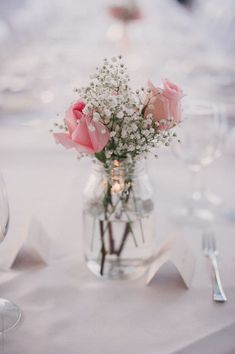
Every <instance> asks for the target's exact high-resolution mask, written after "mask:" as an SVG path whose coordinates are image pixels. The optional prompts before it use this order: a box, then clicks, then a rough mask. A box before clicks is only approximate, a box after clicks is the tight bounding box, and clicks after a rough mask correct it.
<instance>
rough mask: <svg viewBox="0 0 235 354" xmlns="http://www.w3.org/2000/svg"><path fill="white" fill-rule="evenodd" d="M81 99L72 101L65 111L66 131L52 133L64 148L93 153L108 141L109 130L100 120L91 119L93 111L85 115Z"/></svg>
mask: <svg viewBox="0 0 235 354" xmlns="http://www.w3.org/2000/svg"><path fill="white" fill-rule="evenodd" d="M84 107H85V103H84V102H82V101H79V102H76V103H74V104H73V105H72V106H71V107H70V108H69V109H68V111H67V112H66V117H65V124H66V126H67V128H68V133H54V138H55V141H56V142H57V143H59V144H62V145H63V146H64V147H65V148H67V149H70V148H75V149H76V150H77V151H78V152H84V153H88V154H93V153H96V152H99V151H101V150H103V148H104V147H105V146H106V144H107V143H108V141H109V131H108V129H107V128H106V127H105V125H103V124H102V123H101V122H99V121H96V120H93V119H92V118H93V112H92V111H91V112H90V113H89V114H87V115H85V114H84V113H83V109H84Z"/></svg>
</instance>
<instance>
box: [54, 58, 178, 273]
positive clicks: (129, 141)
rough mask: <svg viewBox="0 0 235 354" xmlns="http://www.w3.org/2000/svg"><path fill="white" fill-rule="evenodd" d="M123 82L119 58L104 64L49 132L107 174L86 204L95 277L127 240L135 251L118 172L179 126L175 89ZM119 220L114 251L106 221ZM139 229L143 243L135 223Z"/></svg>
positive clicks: (126, 193) (127, 189)
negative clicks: (93, 221)
mask: <svg viewBox="0 0 235 354" xmlns="http://www.w3.org/2000/svg"><path fill="white" fill-rule="evenodd" d="M129 81H130V79H129V76H128V73H127V68H126V66H125V64H124V63H123V61H122V57H121V56H118V57H114V58H111V59H110V60H108V59H104V61H103V64H102V65H101V67H98V68H96V72H95V74H93V75H91V81H90V83H89V85H88V86H86V87H82V88H79V89H76V92H77V93H78V94H79V99H78V100H77V101H76V102H75V103H73V104H72V105H71V106H70V107H69V109H68V110H67V112H66V115H65V119H64V122H63V123H62V124H58V123H56V127H58V128H59V129H60V131H58V132H54V138H55V140H56V142H57V143H60V144H62V145H63V146H64V147H65V148H67V149H70V148H74V149H76V151H77V152H78V154H79V156H80V157H82V156H85V155H86V156H87V155H88V156H92V157H93V158H94V159H95V160H96V161H98V162H99V164H101V165H102V166H103V168H104V170H105V171H106V172H107V171H108V174H109V177H108V178H107V180H106V181H105V183H103V185H102V191H101V195H100V196H99V200H98V199H97V200H98V201H97V200H94V199H95V197H94V198H93V197H92V198H93V199H92V202H91V203H90V204H91V205H92V208H93V209H94V208H96V209H95V211H94V210H93V211H92V215H96V217H97V215H99V217H98V219H99V233H100V239H101V241H102V242H101V246H100V251H99V262H100V274H101V275H102V274H103V272H104V265H105V259H106V256H107V255H108V254H111V255H116V256H117V257H120V255H121V253H122V251H123V248H124V246H125V242H126V240H127V237H128V235H132V237H133V241H134V244H135V246H138V244H137V241H136V239H135V235H134V231H133V222H132V220H131V217H130V210H132V211H133V210H134V211H135V214H136V215H137V217H139V218H140V219H141V216H140V215H141V212H140V210H139V209H138V208H139V205H140V203H139V202H138V200H137V197H136V196H135V193H134V187H133V184H134V183H133V180H132V177H131V176H132V175H131V173H128V174H127V173H125V171H124V173H123V171H122V172H121V173H120V166H127V165H128V166H131V171H133V170H134V168H135V166H136V164H137V162H138V161H139V160H140V159H142V158H143V157H145V156H146V154H147V153H149V152H150V151H152V149H154V148H156V147H160V146H162V145H165V146H168V145H169V144H170V143H171V140H172V139H173V138H174V137H176V134H175V132H174V131H173V128H174V127H175V126H176V125H177V124H179V123H180V122H181V99H182V97H183V92H182V90H181V88H180V87H178V86H177V85H175V84H173V83H171V82H170V81H169V80H163V87H162V88H160V87H155V86H154V85H153V84H152V82H150V81H149V82H148V84H147V88H140V89H137V90H135V91H134V90H132V89H131V87H130V86H129ZM128 168H129V167H128ZM129 172H130V168H129ZM131 200H132V206H130V204H131ZM90 207H91V206H90ZM133 208H134V209H133ZM122 217H123V218H124V220H125V228H124V231H123V233H122V237H121V241H120V246H119V247H118V248H117V249H115V247H114V233H113V228H112V221H113V220H114V218H116V220H121V218H122ZM140 228H141V235H142V240H143V242H144V236H143V228H142V225H141V220H140ZM92 232H93V231H92ZM106 235H107V237H106ZM106 238H108V241H105V240H106ZM106 242H108V243H109V247H108V246H107V245H106ZM108 249H109V251H108Z"/></svg>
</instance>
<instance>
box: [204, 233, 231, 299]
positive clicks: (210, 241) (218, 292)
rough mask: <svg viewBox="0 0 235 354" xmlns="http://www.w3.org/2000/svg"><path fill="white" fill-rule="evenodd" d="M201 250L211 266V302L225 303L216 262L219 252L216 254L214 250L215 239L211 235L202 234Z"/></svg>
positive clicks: (216, 250)
mask: <svg viewBox="0 0 235 354" xmlns="http://www.w3.org/2000/svg"><path fill="white" fill-rule="evenodd" d="M202 248H203V253H204V255H205V256H206V257H208V258H209V259H210V261H211V265H212V270H213V283H212V285H213V300H214V301H218V302H225V301H227V297H226V295H225V293H224V290H223V287H222V284H221V279H220V274H219V268H218V262H217V256H218V254H219V252H218V249H217V248H216V242H215V237H214V236H213V234H212V233H204V234H203V236H202Z"/></svg>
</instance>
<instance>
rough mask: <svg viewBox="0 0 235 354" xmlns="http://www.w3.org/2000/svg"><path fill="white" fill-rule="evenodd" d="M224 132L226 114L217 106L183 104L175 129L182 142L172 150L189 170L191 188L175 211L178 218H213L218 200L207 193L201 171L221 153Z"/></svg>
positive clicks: (189, 221) (190, 220)
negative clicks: (186, 198)
mask: <svg viewBox="0 0 235 354" xmlns="http://www.w3.org/2000/svg"><path fill="white" fill-rule="evenodd" d="M226 133H227V124H226V117H225V115H224V112H223V110H222V109H221V108H220V107H219V106H217V105H215V104H213V103H210V102H204V101H190V102H188V103H186V104H185V106H184V110H183V124H182V125H180V128H179V129H178V137H179V139H180V141H181V142H180V143H176V144H174V145H173V152H174V153H175V155H176V156H177V157H178V158H180V159H181V160H182V161H183V162H184V163H185V165H186V166H187V168H188V169H189V171H190V172H191V178H192V187H193V188H192V195H191V197H190V199H189V200H188V201H187V202H186V203H185V204H184V205H183V206H182V207H180V208H179V209H178V210H176V212H175V216H176V219H177V220H178V221H182V222H186V223H194V224H197V223H198V224H200V223H201V222H208V221H209V222H210V221H212V220H213V219H214V212H213V210H212V204H214V205H216V204H218V203H219V202H220V199H219V197H218V196H216V195H215V194H214V193H211V192H208V190H207V186H206V185H205V176H204V174H203V172H204V169H205V168H206V167H207V166H208V165H210V164H211V163H212V162H213V161H214V160H216V159H217V158H219V157H220V156H221V155H222V153H223V151H224V147H225V140H226Z"/></svg>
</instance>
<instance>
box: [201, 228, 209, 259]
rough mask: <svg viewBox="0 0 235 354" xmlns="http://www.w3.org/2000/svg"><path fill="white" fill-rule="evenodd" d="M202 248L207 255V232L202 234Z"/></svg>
mask: <svg viewBox="0 0 235 354" xmlns="http://www.w3.org/2000/svg"><path fill="white" fill-rule="evenodd" d="M202 249H203V252H204V254H205V255H207V254H208V237H207V234H206V233H203V235H202Z"/></svg>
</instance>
